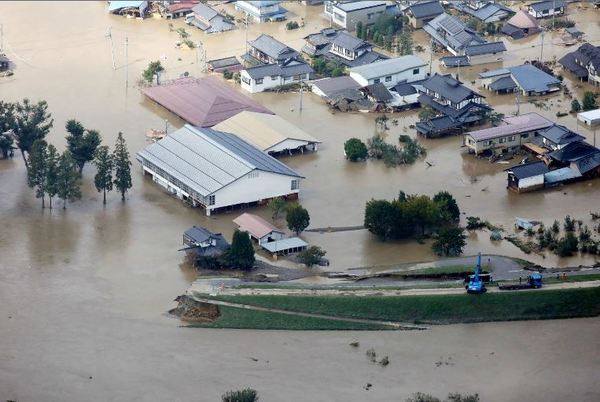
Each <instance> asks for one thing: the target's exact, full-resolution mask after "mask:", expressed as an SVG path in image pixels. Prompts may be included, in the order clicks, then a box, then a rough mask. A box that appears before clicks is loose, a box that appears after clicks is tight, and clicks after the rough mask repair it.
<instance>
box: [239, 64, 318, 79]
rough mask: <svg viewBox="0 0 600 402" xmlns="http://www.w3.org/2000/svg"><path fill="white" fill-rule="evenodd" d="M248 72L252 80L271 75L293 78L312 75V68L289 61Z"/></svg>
mask: <svg viewBox="0 0 600 402" xmlns="http://www.w3.org/2000/svg"><path fill="white" fill-rule="evenodd" d="M246 72H247V73H248V75H249V76H250V77H251V78H252V79H257V78H264V77H268V76H271V75H278V76H283V77H292V76H294V75H297V74H312V73H314V70H313V69H312V67H311V66H309V65H308V64H306V63H304V62H303V61H298V60H288V61H287V62H286V63H284V64H264V65H262V66H256V67H250V68H247V69H246Z"/></svg>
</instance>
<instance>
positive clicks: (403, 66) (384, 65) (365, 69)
mask: <svg viewBox="0 0 600 402" xmlns="http://www.w3.org/2000/svg"><path fill="white" fill-rule="evenodd" d="M426 65H427V63H426V62H424V61H423V60H421V59H420V58H418V57H417V56H414V55H412V54H410V55H406V56H400V57H396V58H393V59H387V60H382V61H376V62H375V63H371V64H365V65H362V66H357V67H352V68H351V69H350V72H352V73H356V74H360V75H361V76H362V77H363V78H365V79H367V80H369V79H372V78H377V77H383V76H386V75H391V74H397V73H399V72H402V71H406V70H411V69H414V68H418V67H423V66H426Z"/></svg>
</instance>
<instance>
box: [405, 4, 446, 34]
mask: <svg viewBox="0 0 600 402" xmlns="http://www.w3.org/2000/svg"><path fill="white" fill-rule="evenodd" d="M443 13H444V7H442V5H441V4H440V2H439V0H430V1H418V2H415V3H413V4H411V5H410V6H408V8H407V9H406V10H404V14H405V15H406V16H407V17H408V21H409V23H410V25H411V26H412V27H413V28H415V29H419V28H423V26H424V25H425V24H427V23H428V22H429V21H431V20H432V19H434V18H435V17H437V16H438V15H440V14H443Z"/></svg>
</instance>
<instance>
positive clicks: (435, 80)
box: [421, 73, 481, 103]
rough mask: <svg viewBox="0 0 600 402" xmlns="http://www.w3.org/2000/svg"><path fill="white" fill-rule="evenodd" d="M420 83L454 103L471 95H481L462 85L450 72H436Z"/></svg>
mask: <svg viewBox="0 0 600 402" xmlns="http://www.w3.org/2000/svg"><path fill="white" fill-rule="evenodd" d="M421 85H423V87H425V88H427V89H429V90H430V91H433V92H435V93H438V94H440V95H441V96H443V97H444V98H446V99H449V100H450V101H452V102H454V103H460V102H462V101H464V100H466V99H469V98H470V97H472V96H481V95H479V94H477V93H476V92H474V91H472V90H470V89H469V88H467V87H466V86H464V85H463V84H462V83H461V82H460V81H458V80H456V79H455V78H453V77H452V76H451V75H450V74H448V75H440V74H437V73H436V74H435V75H432V76H431V77H429V78H428V79H427V80H425V81H423V83H422V84H421Z"/></svg>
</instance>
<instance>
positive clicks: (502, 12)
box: [453, 0, 515, 23]
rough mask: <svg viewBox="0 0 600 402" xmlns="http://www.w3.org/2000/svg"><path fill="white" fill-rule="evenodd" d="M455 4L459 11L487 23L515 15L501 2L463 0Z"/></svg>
mask: <svg viewBox="0 0 600 402" xmlns="http://www.w3.org/2000/svg"><path fill="white" fill-rule="evenodd" d="M453 4H454V8H456V9H457V10H458V11H460V12H462V13H465V14H469V15H471V16H472V17H474V18H477V19H478V20H479V21H482V22H486V23H488V22H498V21H502V20H505V19H507V18H508V17H510V16H511V15H513V14H514V13H515V12H514V11H513V10H511V9H510V8H508V7H506V6H505V5H503V4H501V3H500V2H496V1H492V0H463V1H462V2H455V3H453Z"/></svg>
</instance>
